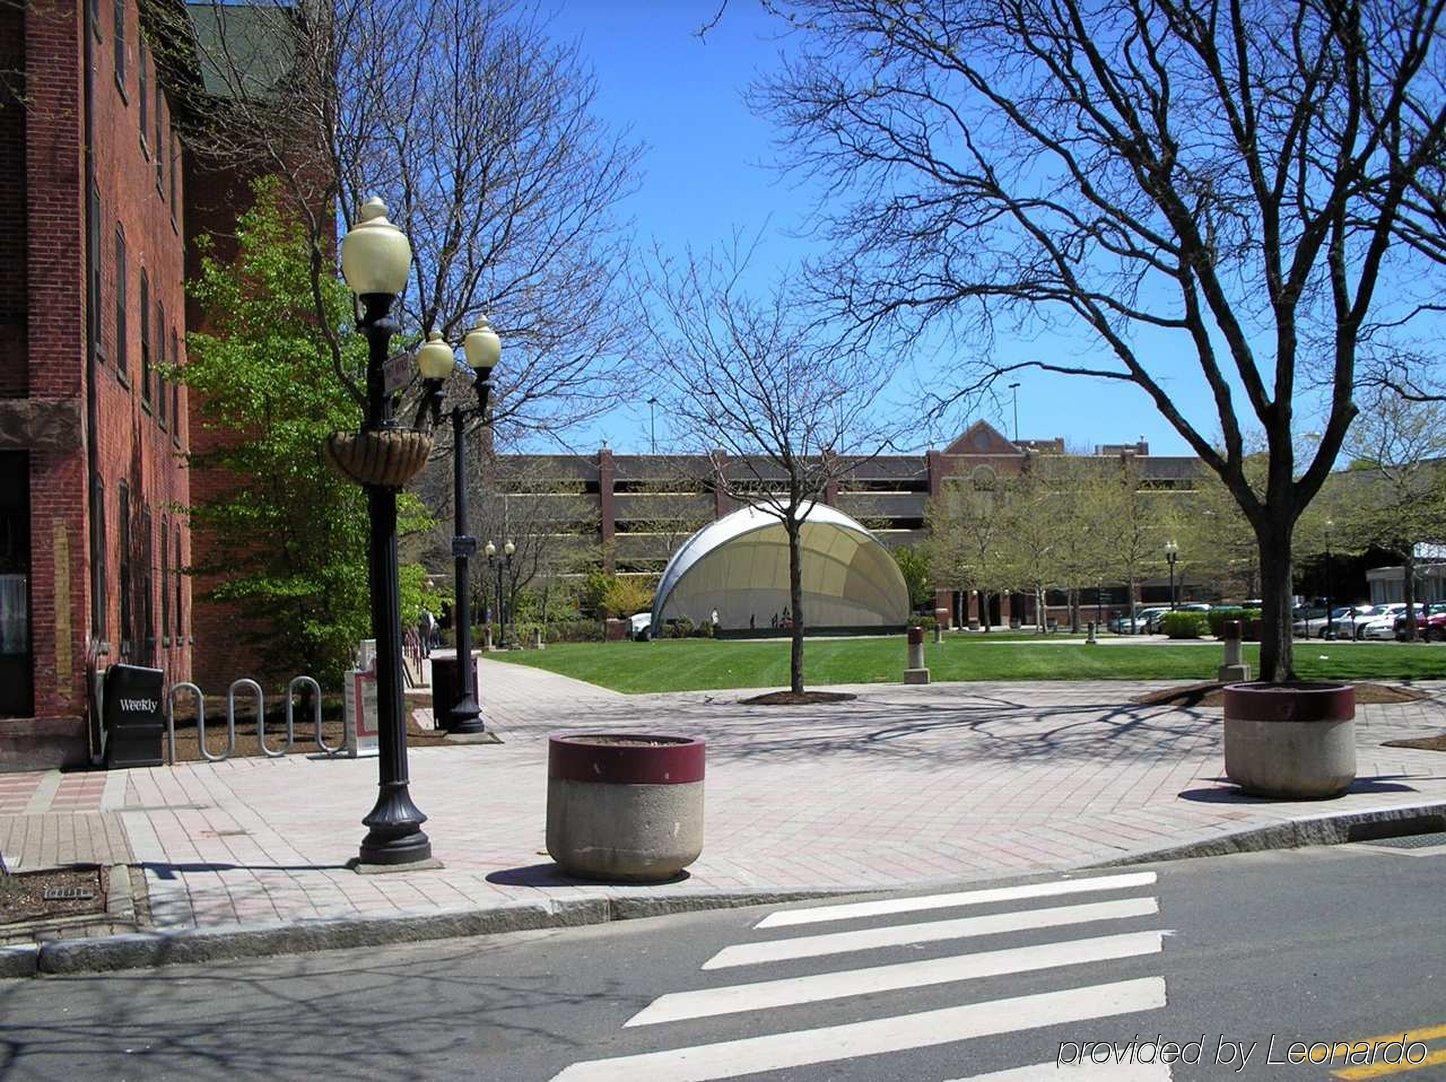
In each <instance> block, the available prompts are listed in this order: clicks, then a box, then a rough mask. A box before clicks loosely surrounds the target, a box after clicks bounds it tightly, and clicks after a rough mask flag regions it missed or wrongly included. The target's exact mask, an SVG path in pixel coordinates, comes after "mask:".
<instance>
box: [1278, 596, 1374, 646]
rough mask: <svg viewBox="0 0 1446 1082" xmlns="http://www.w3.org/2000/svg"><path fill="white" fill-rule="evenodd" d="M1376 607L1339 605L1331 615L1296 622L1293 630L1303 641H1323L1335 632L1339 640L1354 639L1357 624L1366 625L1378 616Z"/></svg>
mask: <svg viewBox="0 0 1446 1082" xmlns="http://www.w3.org/2000/svg"><path fill="white" fill-rule="evenodd" d="M1376 615H1377V613H1376V606H1374V605H1368V604H1366V603H1365V602H1360V603H1358V604H1354V605H1337V606H1336V607H1335V608H1334V609H1332V610H1331V611H1330V612H1329V613H1325V612H1322V613H1321V614H1320V615H1319V616H1312V617H1309V618H1308V619H1304V620H1296V621H1295V622H1294V623H1293V624H1292V625H1291V630H1292V631H1294V633H1295V634H1296V635H1297V636H1299V637H1300V638H1303V639H1323V638H1325V637H1326V635H1327V634H1329V633H1332V632H1334V634H1335V636H1336V638H1338V639H1350V638H1354V637H1355V634H1356V623H1357V622H1358V621H1359V622H1362V623H1364V622H1365V621H1366V620H1368V619H1370V618H1372V617H1374V616H1376Z"/></svg>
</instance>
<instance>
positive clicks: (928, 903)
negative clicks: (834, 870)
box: [754, 872, 1155, 928]
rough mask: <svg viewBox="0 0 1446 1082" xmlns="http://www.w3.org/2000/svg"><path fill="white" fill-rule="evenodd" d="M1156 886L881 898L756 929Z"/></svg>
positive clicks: (1109, 882) (1064, 886)
mask: <svg viewBox="0 0 1446 1082" xmlns="http://www.w3.org/2000/svg"><path fill="white" fill-rule="evenodd" d="M1154 882H1155V873H1154V872H1131V873H1130V874H1129V875H1099V876H1091V877H1090V878H1088V879H1058V880H1053V881H1051V882H1049V883H1026V884H1024V885H1023V886H1018V887H990V888H987V889H984V890H956V891H951V892H950V893H948V894H926V895H923V896H921V897H918V898H884V899H881V900H879V901H875V902H847V903H844V904H842V905H820V906H813V907H811V908H808V909H781V910H779V911H778V912H777V913H770V914H768V916H766V917H764V918H763V919H762V920H761V921H759V922H758V923H757V924H756V925H754V927H755V928H787V927H789V926H791V925H795V924H817V923H819V922H821V921H829V920H855V919H857V918H860V917H882V916H886V915H889V914H893V913H917V912H922V911H924V910H928V909H954V908H956V907H959V906H966V905H988V904H989V903H990V902H1015V901H1022V900H1024V899H1028V898H1056V897H1059V896H1061V895H1064V894H1084V893H1088V892H1090V891H1097V890H1129V889H1130V888H1132V887H1147V886H1151V885H1152V884H1153V883H1154Z"/></svg>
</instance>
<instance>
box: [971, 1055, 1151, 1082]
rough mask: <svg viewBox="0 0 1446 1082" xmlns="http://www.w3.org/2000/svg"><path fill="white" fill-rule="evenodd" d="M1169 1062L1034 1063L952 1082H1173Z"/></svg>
mask: <svg viewBox="0 0 1446 1082" xmlns="http://www.w3.org/2000/svg"><path fill="white" fill-rule="evenodd" d="M1170 1078H1171V1075H1170V1065H1169V1064H1168V1063H1091V1062H1089V1061H1088V1060H1086V1061H1085V1062H1084V1063H1066V1064H1063V1065H1061V1064H1058V1063H1054V1062H1052V1061H1051V1062H1049V1063H1033V1064H1030V1066H1028V1067H1012V1068H1010V1069H1009V1070H1007V1071H993V1072H991V1073H990V1074H976V1075H970V1076H969V1077H968V1078H956V1079H954V1080H953V1082H1061V1079H1062V1080H1063V1082H1170Z"/></svg>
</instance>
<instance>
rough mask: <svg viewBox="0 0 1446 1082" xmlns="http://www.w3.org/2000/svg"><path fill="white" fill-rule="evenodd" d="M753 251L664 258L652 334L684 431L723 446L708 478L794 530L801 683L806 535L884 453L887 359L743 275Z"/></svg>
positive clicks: (656, 273) (652, 356)
mask: <svg viewBox="0 0 1446 1082" xmlns="http://www.w3.org/2000/svg"><path fill="white" fill-rule="evenodd" d="M746 267H747V258H746V255H740V254H738V253H737V252H736V250H735V251H734V252H733V253H732V254H730V255H720V256H715V257H709V258H697V257H693V256H691V255H690V256H689V257H688V259H687V260H686V262H684V263H682V264H681V265H679V264H670V263H667V262H660V264H659V265H658V266H657V267H656V268H655V269H654V270H653V271H652V272H651V273H650V274H649V276H648V279H647V280H646V281H645V282H644V283H643V293H644V295H645V297H646V299H647V305H646V309H647V314H646V316H645V317H644V320H643V332H644V333H643V340H644V343H645V346H644V349H645V352H646V360H647V362H648V366H649V368H650V369H651V370H652V371H653V372H655V373H656V375H657V378H658V379H659V381H660V383H661V386H660V387H659V389H658V397H659V398H660V399H661V400H662V401H663V403H664V408H665V409H666V410H667V411H668V416H669V418H670V421H669V427H670V431H672V432H673V433H674V434H675V436H676V437H677V438H679V439H680V440H682V441H684V442H691V443H693V444H694V445H695V446H696V449H697V450H698V451H699V452H701V453H707V454H713V455H716V454H717V452H720V451H721V452H723V453H724V454H725V455H726V462H719V463H718V467H717V468H716V469H715V470H714V471H713V477H712V479H711V481H712V483H713V484H716V485H718V486H719V487H720V488H721V489H722V491H723V492H724V493H725V494H726V495H727V496H728V497H729V498H730V499H733V500H736V501H739V502H740V503H747V504H752V505H753V506H756V507H758V508H761V509H762V510H764V511H765V512H767V513H768V514H770V515H772V516H774V517H775V518H777V519H778V521H779V522H780V523H781V524H782V526H783V530H784V533H785V534H786V535H787V538H788V579H789V591H788V592H789V609H790V611H791V616H792V621H793V624H792V649H791V654H790V664H789V685H790V687H791V689H792V690H793V692H794V693H795V694H802V693H803V638H804V631H805V627H806V619H805V612H804V598H803V550H802V543H801V542H802V536H803V530H804V526H805V524H806V523H807V521H808V516H809V514H810V512H811V511H812V510H813V508H814V506H815V505H816V504H817V503H819V502H820V501H822V500H823V498H824V494H825V492H826V491H827V490H828V488H829V487H830V486H832V485H833V484H834V483H835V482H836V481H837V480H838V479H839V478H840V477H842V476H843V475H844V474H845V473H847V472H848V471H849V470H851V469H855V468H857V466H858V464H859V462H860V461H866V460H867V459H868V458H869V457H871V456H872V455H874V454H877V453H878V451H879V450H880V449H881V447H882V445H883V438H882V433H881V432H880V430H879V429H878V428H876V427H874V426H873V424H871V422H870V418H871V417H876V416H877V410H876V399H877V396H878V394H879V393H880V391H881V389H882V388H883V386H884V385H885V383H886V382H887V379H888V375H889V365H888V364H887V363H885V362H881V361H879V360H878V359H876V358H873V357H867V356H865V355H863V354H862V353H860V352H858V351H856V350H854V349H853V348H851V347H850V346H848V345H847V344H845V343H844V342H842V341H841V340H840V338H839V336H838V334H837V333H835V332H834V331H833V330H832V329H831V328H829V327H827V326H825V325H821V324H819V323H818V322H816V321H815V320H813V319H811V318H809V316H808V315H807V314H806V313H804V312H803V311H802V310H801V309H800V308H799V307H798V305H797V304H796V303H795V302H794V300H793V299H792V298H791V297H790V295H789V293H788V291H787V289H786V288H785V287H784V286H781V285H780V286H777V287H775V288H774V289H773V290H772V291H771V292H769V293H768V294H767V295H765V296H763V297H756V296H753V295H750V294H749V292H748V290H747V289H746V288H745V286H744V285H743V275H744V272H745V270H746Z"/></svg>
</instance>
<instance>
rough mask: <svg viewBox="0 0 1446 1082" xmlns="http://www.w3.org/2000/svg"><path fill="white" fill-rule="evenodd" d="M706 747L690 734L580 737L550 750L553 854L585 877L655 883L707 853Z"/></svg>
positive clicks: (558, 739) (558, 740)
mask: <svg viewBox="0 0 1446 1082" xmlns="http://www.w3.org/2000/svg"><path fill="white" fill-rule="evenodd" d="M704 758H705V745H704V743H703V741H701V740H694V739H692V738H690V737H685V736H658V735H654V734H651V733H580V734H576V735H563V736H554V737H552V738H550V739H549V741H548V749H547V852H548V854H549V855H550V856H551V857H552V859H553V860H555V861H557V863H558V865H559V866H560V867H561V868H562V869H563V871H565V872H568V873H569V874H571V875H577V876H582V877H583V878H587V879H608V880H624V881H627V882H657V881H660V880H664V879H669V878H671V877H673V876H675V875H677V874H678V873H679V872H680V871H682V870H683V869H684V868H686V867H687V866H688V865H689V864H692V863H693V861H695V860H697V859H698V854H699V853H701V852H702V851H703V766H704Z"/></svg>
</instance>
